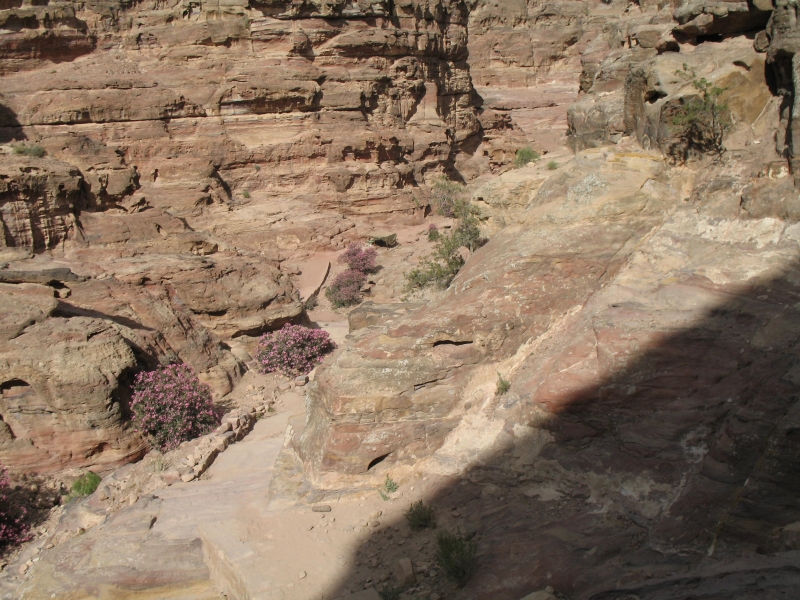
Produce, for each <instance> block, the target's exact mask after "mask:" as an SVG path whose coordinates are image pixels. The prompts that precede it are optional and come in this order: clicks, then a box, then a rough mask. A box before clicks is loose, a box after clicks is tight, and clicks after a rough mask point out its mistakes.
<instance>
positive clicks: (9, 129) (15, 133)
mask: <svg viewBox="0 0 800 600" xmlns="http://www.w3.org/2000/svg"><path fill="white" fill-rule="evenodd" d="M27 139H28V138H27V137H26V136H25V134H24V133H23V132H22V125H20V122H19V121H18V120H17V113H15V112H14V111H13V110H11V109H10V108H8V107H7V106H3V105H2V104H0V144H8V143H9V142H14V141H17V142H22V141H24V140H27Z"/></svg>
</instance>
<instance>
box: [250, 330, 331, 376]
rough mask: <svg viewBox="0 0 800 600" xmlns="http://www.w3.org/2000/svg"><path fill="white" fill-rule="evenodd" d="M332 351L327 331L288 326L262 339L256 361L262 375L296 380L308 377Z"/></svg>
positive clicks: (259, 342) (259, 341)
mask: <svg viewBox="0 0 800 600" xmlns="http://www.w3.org/2000/svg"><path fill="white" fill-rule="evenodd" d="M334 348H336V344H335V343H334V342H333V340H332V339H331V336H329V335H328V332H327V331H323V330H322V329H310V328H308V327H303V326H302V325H289V324H288V323H287V324H286V325H284V326H283V329H279V330H278V331H273V332H271V333H265V334H264V335H262V336H261V339H260V340H258V347H257V348H256V354H255V359H256V362H258V364H259V365H260V366H261V369H260V370H261V372H262V373H274V372H275V371H279V372H281V373H283V374H284V375H288V376H290V377H295V376H297V375H305V374H307V373H308V372H309V371H311V369H313V368H314V367H315V366H316V365H317V363H318V362H320V361H321V360H322V357H323V356H324V355H325V354H328V353H329V352H331V351H333V349H334Z"/></svg>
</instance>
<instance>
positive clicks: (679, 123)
mask: <svg viewBox="0 0 800 600" xmlns="http://www.w3.org/2000/svg"><path fill="white" fill-rule="evenodd" d="M692 85H693V86H694V87H695V89H696V90H697V91H698V92H700V98H696V97H694V98H690V99H688V100H687V101H686V102H684V103H683V104H682V105H680V106H678V107H677V108H676V110H675V112H674V113H673V115H672V119H671V120H672V124H673V125H675V126H676V127H679V128H680V129H681V131H680V133H679V138H680V141H679V143H678V144H676V145H674V146H673V147H672V148H670V154H672V155H673V156H675V157H677V158H678V159H680V160H681V162H684V163H685V162H686V160H687V159H688V157H689V153H690V152H691V151H692V150H696V151H700V152H711V153H714V154H716V155H717V156H721V155H722V153H723V152H725V146H724V144H723V140H724V138H725V135H727V133H728V132H729V131H730V130H731V128H732V127H733V121H732V119H731V115H730V110H729V107H728V104H727V103H725V102H723V101H722V94H724V93H725V92H726V91H727V89H728V88H722V87H719V86H716V85H714V84H713V83H712V82H710V81H708V80H707V79H706V78H705V77H702V78H700V79H696V80H694V82H692Z"/></svg>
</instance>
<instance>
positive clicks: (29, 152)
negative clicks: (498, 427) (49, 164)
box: [12, 144, 47, 158]
mask: <svg viewBox="0 0 800 600" xmlns="http://www.w3.org/2000/svg"><path fill="white" fill-rule="evenodd" d="M12 148H13V149H14V154H17V155H19V156H32V157H33V158H42V157H43V156H44V155H45V154H47V153H46V152H45V150H44V148H42V147H41V146H40V145H38V144H30V145H29V144H14V145H13V146H12Z"/></svg>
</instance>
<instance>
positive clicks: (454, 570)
mask: <svg viewBox="0 0 800 600" xmlns="http://www.w3.org/2000/svg"><path fill="white" fill-rule="evenodd" d="M436 543H437V545H438V551H437V553H436V561H437V562H438V563H439V566H441V567H442V570H443V571H444V572H445V575H447V577H448V579H450V580H451V581H453V582H455V584H456V585H457V586H458V587H464V586H465V585H466V583H467V581H469V579H470V577H472V575H473V573H475V569H476V568H477V566H478V561H477V558H476V557H475V553H476V551H477V549H478V544H477V542H476V541H475V540H473V539H472V535H468V536H464V535H461V533H460V532H459V533H451V532H449V531H442V532H441V533H439V535H438V536H436Z"/></svg>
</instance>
